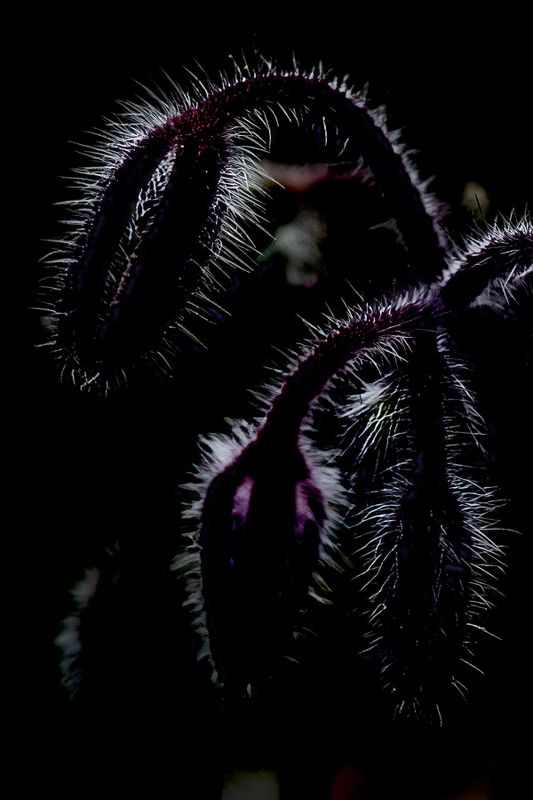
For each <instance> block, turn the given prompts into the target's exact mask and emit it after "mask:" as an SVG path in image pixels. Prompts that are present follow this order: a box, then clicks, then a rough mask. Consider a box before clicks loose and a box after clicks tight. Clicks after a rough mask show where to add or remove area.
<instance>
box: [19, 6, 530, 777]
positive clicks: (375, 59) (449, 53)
mask: <svg viewBox="0 0 533 800" xmlns="http://www.w3.org/2000/svg"><path fill="white" fill-rule="evenodd" d="M69 9H70V10H69ZM260 13H261V15H262V16H263V19H262V20H261V21H260V22H259V21H257V19H254V20H252V19H250V18H249V17H248V16H247V13H243V14H242V15H240V14H238V13H236V12H232V13H228V14H226V13H223V12H222V11H218V12H216V13H215V14H212V13H211V12H208V11H207V9H203V8H200V9H196V10H194V11H193V13H192V15H191V10H190V9H188V8H185V7H184V6H181V7H180V6H177V7H176V8H174V9H172V10H169V9H168V8H165V9H159V8H157V7H154V6H153V5H152V4H150V6H149V7H147V8H146V9H143V8H142V7H139V8H138V9H136V10H134V9H133V4H132V7H131V8H128V9H123V10H122V11H121V14H122V17H121V18H116V19H113V20H111V19H109V16H110V12H109V11H106V10H105V9H104V8H102V7H98V6H95V5H93V4H90V5H89V4H87V5H86V6H79V7H78V6H71V7H67V10H64V11H57V10H56V11H50V10H47V11H46V12H43V11H42V10H41V11H37V12H35V11H33V12H31V19H30V18H28V19H24V18H23V17H24V14H21V15H20V19H19V20H18V21H17V22H16V23H13V25H12V27H11V28H8V36H9V35H11V36H12V44H13V45H14V54H13V56H12V60H11V62H10V64H9V67H8V71H7V79H6V87H7V88H8V89H11V88H12V87H13V86H14V88H15V92H14V98H13V101H12V103H13V106H12V108H13V112H14V113H13V117H12V119H13V120H14V122H13V124H12V125H10V126H9V127H10V128H11V130H10V131H8V132H9V134H10V136H9V140H10V142H11V144H9V145H8V149H7V150H6V163H5V166H6V168H9V167H10V166H12V167H14V177H13V179H11V180H10V182H9V192H8V193H7V199H8V201H12V202H10V205H11V206H12V208H13V210H14V212H15V213H14V218H13V221H12V222H11V223H9V230H7V231H6V234H7V237H8V240H10V241H12V242H14V244H15V248H14V252H13V253H11V254H9V256H8V263H7V264H6V266H5V269H6V272H7V273H9V276H11V275H13V277H14V278H15V282H16V294H14V295H13V296H14V297H15V298H16V301H15V304H14V305H15V310H16V312H17V317H16V320H15V323H14V324H13V326H10V328H9V330H10V333H9V349H10V353H14V355H15V358H14V364H13V368H12V369H11V367H10V368H9V370H6V374H5V376H4V377H5V380H6V386H7V390H6V394H7V397H8V399H12V400H14V401H15V402H14V413H13V417H12V418H10V419H9V425H8V430H7V438H8V439H12V438H13V439H14V440H15V443H16V446H15V448H14V450H13V452H12V453H11V452H10V453H9V455H8V462H7V463H8V471H9V472H10V473H11V474H13V475H14V477H15V492H14V494H13V497H14V498H15V507H14V515H13V517H12V521H11V523H10V524H9V526H8V530H7V538H8V540H10V541H14V543H15V558H14V560H13V561H11V560H10V561H9V562H8V566H7V571H8V577H14V582H13V587H14V588H13V589H12V591H11V593H10V606H11V608H12V609H13V611H14V614H12V613H11V612H10V613H9V617H10V618H12V617H13V616H14V617H15V619H16V621H17V632H18V634H19V638H17V639H14V640H13V639H10V640H9V641H8V648H7V652H8V654H9V656H8V660H9V661H10V665H11V666H13V667H14V668H15V671H16V673H17V677H19V678H20V677H21V678H22V681H21V682H18V681H17V684H16V685H17V687H18V686H21V688H20V690H19V689H18V688H17V694H16V695H15V700H16V706H17V722H18V723H20V726H19V736H20V738H17V742H19V743H20V747H19V748H18V750H19V753H21V754H22V756H23V763H24V764H26V765H30V766H31V765H35V766H37V765H39V769H44V767H43V766H42V762H43V761H46V762H47V768H46V771H47V772H48V779H49V780H50V781H51V782H52V783H53V782H54V776H55V775H56V774H59V773H60V772H61V766H60V765H61V760H62V751H61V747H62V746H64V742H63V739H64V735H65V734H64V732H63V734H62V736H61V735H60V736H58V735H57V734H56V733H54V727H55V721H56V720H57V721H59V722H60V723H61V724H64V720H65V716H64V714H65V712H64V703H65V700H64V697H63V694H62V692H61V690H60V688H59V679H58V669H57V661H56V658H57V656H56V653H55V650H54V648H53V646H52V645H51V642H52V640H53V638H54V636H55V635H56V634H57V632H58V627H59V620H60V617H61V614H62V613H63V612H64V598H65V596H66V592H67V591H68V588H69V587H70V585H71V584H72V581H73V580H75V579H76V578H77V577H78V575H79V573H80V569H82V567H83V566H85V565H86V564H90V563H91V559H92V557H93V554H94V553H95V552H96V551H97V550H98V548H99V547H100V546H101V543H102V541H104V542H105V541H106V540H107V538H108V533H109V530H110V529H112V528H113V525H114V524H117V525H118V524H119V521H118V520H117V519H116V518H114V519H106V520H104V521H102V520H101V518H100V516H99V515H101V514H105V513H106V511H105V509H106V506H107V504H108V500H109V501H110V507H111V508H112V509H114V512H113V513H114V514H115V515H118V511H117V509H118V508H119V507H120V505H121V502H122V499H120V500H118V501H117V493H120V492H122V493H123V496H124V498H123V499H124V502H126V500H127V496H126V492H127V491H128V490H129V489H131V485H129V486H128V485H126V484H127V482H126V480H123V479H121V478H120V476H118V477H117V479H116V481H113V480H112V479H113V477H116V476H114V466H113V459H114V453H115V448H116V447H118V446H121V445H124V446H129V447H131V448H132V452H133V451H134V450H135V435H136V432H135V429H134V428H133V427H132V428H130V429H129V430H127V431H126V432H121V433H120V434H118V435H117V439H116V441H115V442H113V441H110V442H109V443H108V447H107V449H106V451H105V452H99V451H98V452H97V450H96V448H95V447H94V446H92V443H91V426H95V425H97V424H98V423H97V421H95V420H96V418H97V417H98V414H96V416H95V413H94V410H89V411H88V410H87V406H86V404H84V403H79V402H78V401H76V400H74V399H73V398H72V397H71V396H70V395H69V394H68V392H67V393H66V394H65V393H64V392H62V390H61V389H60V387H58V386H57V385H56V382H55V378H54V376H53V374H52V371H51V370H50V369H49V366H48V364H47V362H46V359H44V358H43V357H42V356H41V355H40V354H39V353H38V352H37V351H36V350H35V347H34V345H35V343H36V342H38V341H39V339H40V332H39V325H38V319H37V315H36V313H35V312H32V311H31V310H29V307H30V306H31V304H32V298H33V296H34V290H35V284H36V281H37V279H38V277H39V275H40V267H39V263H38V262H39V258H41V257H42V256H43V255H44V254H45V253H46V252H47V249H48V247H49V245H47V244H46V243H45V242H44V241H43V240H44V239H46V238H53V237H54V235H56V232H57V229H58V228H57V222H56V220H57V218H58V216H59V213H58V210H57V208H54V206H53V204H54V202H55V201H58V200H63V199H65V198H67V197H68V196H69V194H68V190H67V189H66V188H65V185H64V182H62V181H61V180H60V179H59V177H58V176H60V175H65V174H67V173H68V171H69V168H70V167H71V166H72V165H75V164H79V163H83V158H82V157H80V156H79V155H78V154H77V153H76V150H75V147H74V146H73V145H72V144H71V143H70V142H71V141H72V140H76V141H80V140H86V139H87V137H86V135H85V133H84V131H87V130H89V129H92V128H94V127H95V126H97V125H98V123H99V120H100V119H101V118H102V117H103V116H105V115H108V114H111V113H112V112H113V111H114V110H115V108H116V106H115V101H116V100H117V99H119V98H128V97H131V96H132V95H134V94H136V93H137V92H138V91H139V90H138V87H137V86H136V85H135V83H134V80H139V81H141V82H143V83H150V82H151V81H154V82H155V83H157V82H158V81H160V75H161V72H160V68H161V67H163V68H165V69H166V70H167V71H168V72H169V73H170V74H171V75H172V76H175V77H176V78H177V79H178V80H181V79H185V78H184V76H183V73H182V72H181V69H180V65H182V64H184V65H186V66H189V67H192V68H193V69H194V63H193V59H195V58H196V59H198V61H199V62H200V63H201V64H202V65H203V66H205V67H206V68H207V69H208V71H209V70H213V71H214V70H216V69H217V68H219V67H222V68H224V67H227V66H229V64H228V60H227V55H228V54H229V53H232V54H234V55H235V56H236V57H237V58H239V54H240V52H241V50H243V51H244V52H245V54H246V57H247V58H249V59H250V60H251V61H252V62H253V50H254V48H257V49H258V50H259V51H260V52H262V53H264V54H265V55H267V56H271V55H272V56H274V57H278V56H279V57H281V58H282V59H290V58H291V56H292V52H293V51H294V53H295V54H296V57H297V58H298V59H299V60H300V61H301V62H302V64H303V65H305V66H307V65H309V66H311V65H312V64H313V63H316V62H317V61H318V60H319V59H322V60H323V61H324V64H325V65H326V66H328V67H329V66H330V67H331V68H332V70H333V71H334V72H335V73H337V74H339V73H341V74H344V73H345V72H348V73H350V75H351V76H352V78H353V82H354V84H355V85H356V86H357V85H361V84H363V83H365V82H366V81H367V80H368V81H369V82H370V97H371V99H373V100H375V101H376V102H380V103H381V102H383V103H385V104H386V105H387V107H388V108H389V111H390V115H391V120H392V122H393V124H394V125H399V126H401V127H403V128H404V136H403V138H404V140H405V141H406V142H407V143H408V144H409V146H410V147H414V148H416V149H417V150H419V151H420V155H419V157H418V159H417V161H418V164H419V165H420V168H421V172H422V174H423V176H429V175H431V174H434V175H436V180H435V182H434V184H433V189H434V191H435V192H436V193H437V194H438V196H439V197H440V198H442V199H443V200H445V201H446V202H447V203H448V204H449V205H450V207H451V208H452V209H458V208H459V204H460V199H461V194H462V190H463V187H464V184H465V183H466V181H468V180H476V181H478V182H480V183H481V184H482V185H484V186H485V187H486V188H487V190H488V192H489V195H490V197H491V200H492V201H493V206H494V207H495V208H496V209H500V210H502V211H503V212H505V213H508V212H509V211H510V210H511V209H512V208H516V209H517V210H518V211H519V212H520V211H523V210H524V208H525V206H526V203H528V202H531V197H532V191H533V190H532V186H533V181H532V175H533V159H532V148H531V122H530V117H531V95H532V93H531V88H530V86H531V81H532V79H533V74H532V69H531V66H530V53H528V50H529V47H528V43H527V30H524V27H526V28H527V25H524V26H522V25H521V24H520V21H517V20H516V18H514V17H513V16H512V15H511V14H508V15H507V16H504V17H503V18H501V17H500V18H498V19H496V18H490V17H484V18H482V19H478V20H477V21H476V23H475V24H466V22H465V20H464V19H462V18H461V17H459V16H457V17H456V18H454V19H450V18H449V17H445V16H442V11H441V12H440V14H439V10H436V11H435V12H432V14H431V15H429V14H427V15H424V14H420V15H419V16H417V17H413V18H410V19H406V18H405V17H402V15H401V14H399V13H398V12H396V14H395V15H394V18H392V17H390V16H389V14H388V12H387V11H386V10H385V9H382V10H381V9H379V10H377V12H376V13H375V14H372V15H370V14H368V12H365V13H363V12H361V15H360V16H359V11H358V10H357V9H355V12H354V9H352V11H351V14H350V15H348V14H347V13H346V12H345V11H342V10H338V9H337V7H335V8H333V7H332V8H331V10H329V9H328V8H327V7H326V6H324V7H323V8H321V9H320V10H319V11H318V12H313V14H311V13H309V12H307V11H306V9H305V7H304V6H300V7H299V9H298V10H297V14H298V17H297V19H296V20H293V21H289V20H288V19H287V18H286V16H285V15H286V13H287V12H286V11H285V12H284V13H282V11H281V10H280V9H279V8H275V7H272V6H270V7H269V6H264V8H262V9H261V10H260ZM28 15H29V16H30V14H29V12H28ZM315 15H316V18H315V19H313V18H312V17H313V16H315ZM13 151H14V156H12V155H11V154H12V152H13ZM463 223H464V218H463V217H462V216H461V215H459V214H453V213H452V216H451V224H452V225H457V226H461V225H462V224H463ZM19 292H20V295H19ZM11 376H12V377H11ZM84 414H86V415H87V416H86V417H84ZM11 419H12V420H13V421H14V423H13V424H11ZM129 423H131V420H129ZM106 424H108V423H106ZM154 425H155V423H154ZM155 428H157V425H155ZM155 428H154V429H155ZM154 429H151V433H153V430H154ZM158 431H159V433H160V434H161V435H162V442H163V439H164V431H163V432H162V431H160V430H159V429H158ZM13 434H14V436H13ZM146 435H148V434H146ZM128 442H129V444H128ZM161 452H162V458H161V462H162V464H163V465H166V464H168V463H170V460H171V458H170V455H169V454H168V453H166V451H165V446H164V444H162V445H161ZM121 458H124V454H122V456H121ZM121 458H119V459H118V461H117V463H120V462H121ZM95 474H96V475H97V477H96V478H95V480H92V481H91V486H90V488H89V487H88V483H87V479H88V476H93V477H94V475H95ZM130 477H131V476H130ZM139 480H140V479H139ZM150 481H151V484H150V488H149V490H148V493H150V492H152V495H153V497H154V498H156V497H157V498H158V499H159V500H160V501H161V507H160V508H159V510H158V512H157V515H156V517H157V518H158V519H160V520H164V519H166V520H168V519H170V518H171V516H172V514H173V506H172V504H173V499H172V474H171V473H170V474H169V473H168V472H165V469H164V466H159V467H157V465H155V466H154V470H153V471H152V474H151V478H150ZM161 486H162V487H163V488H161ZM157 487H159V488H157ZM167 489H168V490H169V493H168V494H165V492H166V491H167ZM164 498H166V499H164ZM130 513H131V516H132V517H133V513H132V512H130ZM153 524H154V525H156V524H157V519H156V518H155V517H154V520H153ZM10 558H11V557H10ZM13 641H15V642H16V644H15V645H13V644H12V642H13ZM8 699H12V698H8ZM44 742H46V743H47V744H46V746H44ZM39 751H41V753H44V752H46V753H49V752H50V753H53V755H52V756H51V757H48V756H47V757H46V758H45V759H40V758H38V756H37V753H38V752H39ZM43 775H44V773H43ZM22 777H24V776H22Z"/></svg>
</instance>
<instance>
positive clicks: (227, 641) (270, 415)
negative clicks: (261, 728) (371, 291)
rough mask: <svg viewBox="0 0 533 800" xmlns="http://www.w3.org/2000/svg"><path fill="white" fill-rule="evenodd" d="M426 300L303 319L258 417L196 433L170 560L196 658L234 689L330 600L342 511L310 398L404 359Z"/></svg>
mask: <svg viewBox="0 0 533 800" xmlns="http://www.w3.org/2000/svg"><path fill="white" fill-rule="evenodd" d="M431 298H432V295H431V293H428V292H425V291H423V290H421V291H417V292H414V293H413V294H411V295H408V296H404V297H402V298H400V299H398V300H396V301H395V302H393V303H384V304H382V305H380V306H364V307H363V308H361V309H359V311H358V312H357V313H355V312H353V311H352V312H350V313H347V315H346V319H344V320H338V319H334V318H330V319H326V321H325V324H324V326H323V328H321V329H318V328H316V326H313V332H314V336H315V338H314V341H313V342H311V343H307V345H306V346H304V347H302V348H301V350H300V352H299V354H298V355H297V356H296V358H294V360H293V362H292V365H291V366H290V367H289V369H288V371H286V370H284V373H285V377H284V378H283V379H282V381H281V382H280V384H279V385H278V386H276V387H275V388H274V389H271V390H270V391H268V392H267V398H268V399H267V403H266V405H267V407H268V411H267V412H266V413H265V415H264V416H263V418H262V419H258V420H256V421H254V422H253V423H248V424H246V423H240V424H233V430H232V433H231V434H230V435H229V436H227V435H226V436H221V435H215V436H213V437H211V438H204V439H202V441H201V445H200V446H201V450H202V459H201V463H200V464H199V466H198V467H197V470H196V474H195V476H194V480H193V481H192V482H191V483H189V484H188V485H187V487H186V489H187V490H188V491H189V493H190V496H191V500H190V503H189V505H188V506H187V507H186V508H185V510H184V514H183V518H184V519H185V520H187V521H188V524H189V526H190V527H189V529H188V530H184V531H183V532H182V540H183V544H182V547H181V550H180V552H179V553H178V555H177V557H176V559H175V562H174V569H175V570H176V571H177V572H178V575H179V576H180V578H181V580H182V581H183V582H184V584H185V587H186V592H187V599H186V605H187V606H188V607H189V610H190V612H191V621H192V626H193V629H194V631H195V634H196V637H197V641H198V657H199V659H203V658H205V659H206V663H207V665H208V670H209V672H210V674H211V678H212V679H213V680H214V681H215V682H219V683H220V684H221V685H222V686H223V688H224V691H225V692H226V694H227V696H229V697H230V698H232V699H235V698H236V697H241V698H243V697H245V696H246V695H248V696H249V697H255V696H256V695H258V696H260V695H261V691H262V689H264V686H265V684H266V683H268V681H269V680H270V679H271V678H272V676H273V674H274V673H275V671H276V666H277V663H278V662H279V659H280V657H281V656H282V655H289V657H291V658H294V655H293V654H292V653H291V652H290V651H291V650H293V647H294V645H293V643H291V633H292V637H296V638H297V637H298V636H301V635H302V634H304V633H305V632H306V631H307V632H309V631H311V632H313V627H314V625H315V623H316V618H317V617H318V616H321V611H320V610H319V608H318V606H320V605H321V604H331V602H332V594H333V590H332V585H334V583H335V571H336V570H338V568H339V565H341V564H342V559H339V552H338V550H339V548H338V529H339V528H340V527H341V521H342V518H343V516H344V513H345V511H346V509H344V505H345V503H344V499H343V498H344V492H343V484H342V480H341V476H340V474H339V473H338V471H337V470H336V468H335V467H334V466H332V465H330V462H331V461H332V460H333V459H334V458H335V455H334V453H331V452H324V451H321V450H320V449H319V448H317V447H316V445H315V443H314V442H313V433H312V432H313V426H312V421H311V416H312V409H313V406H314V404H315V403H317V402H318V401H320V399H321V398H322V397H323V395H327V394H328V392H329V389H330V387H331V386H332V385H333V384H334V383H335V381H336V380H337V378H338V376H339V375H340V374H345V375H352V376H353V375H355V374H359V372H361V371H364V370H365V369H369V368H376V367H377V365H378V364H379V365H381V366H382V367H384V365H385V364H386V365H387V366H388V367H389V368H390V365H391V363H395V362H396V361H397V360H398V359H400V358H402V357H403V353H404V351H405V350H406V349H408V347H409V341H410V338H411V337H412V336H413V333H414V331H416V330H417V329H418V328H419V327H420V326H423V325H424V324H425V323H424V320H425V315H424V313H423V310H424V304H426V306H427V308H428V309H431V311H432V312H435V311H436V309H435V308H434V307H433V305H432V299H431ZM437 313H438V312H437ZM426 324H427V321H426Z"/></svg>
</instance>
